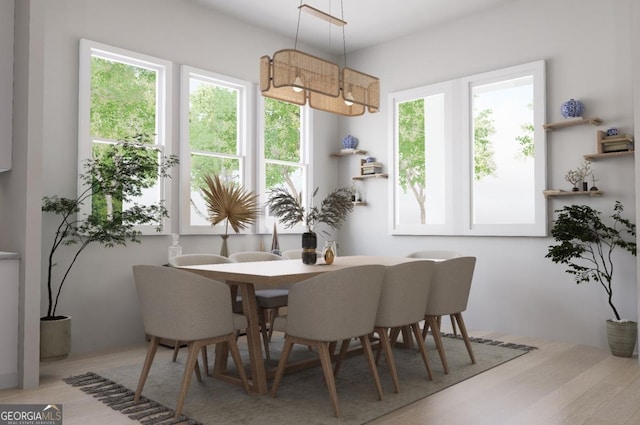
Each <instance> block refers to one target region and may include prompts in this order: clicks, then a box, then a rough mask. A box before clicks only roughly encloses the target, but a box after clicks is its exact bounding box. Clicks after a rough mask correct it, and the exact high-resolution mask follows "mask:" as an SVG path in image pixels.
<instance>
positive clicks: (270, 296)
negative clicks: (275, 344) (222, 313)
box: [229, 251, 289, 359]
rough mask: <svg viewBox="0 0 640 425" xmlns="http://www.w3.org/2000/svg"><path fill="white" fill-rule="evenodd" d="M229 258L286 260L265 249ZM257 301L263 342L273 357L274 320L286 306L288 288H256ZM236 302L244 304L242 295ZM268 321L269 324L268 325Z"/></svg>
mask: <svg viewBox="0 0 640 425" xmlns="http://www.w3.org/2000/svg"><path fill="white" fill-rule="evenodd" d="M229 260H231V261H233V262H236V263H244V262H249V261H278V260H284V258H283V257H281V256H279V255H277V254H273V253H271V252H264V251H244V252H236V253H233V254H231V255H229ZM255 292H256V302H257V303H258V318H259V319H260V331H261V333H262V342H263V344H264V351H265V357H266V358H267V359H271V354H270V353H269V341H270V340H271V334H272V333H273V321H274V320H275V318H276V317H277V316H278V311H279V310H280V307H286V305H287V300H288V298H289V289H288V288H259V287H256V288H255ZM236 303H237V304H238V305H241V304H242V297H241V296H237V297H236ZM267 323H269V326H268V327H267Z"/></svg>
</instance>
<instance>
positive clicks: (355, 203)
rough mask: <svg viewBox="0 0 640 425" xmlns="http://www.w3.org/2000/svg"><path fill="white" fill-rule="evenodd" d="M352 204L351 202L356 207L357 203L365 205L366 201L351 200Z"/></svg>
mask: <svg viewBox="0 0 640 425" xmlns="http://www.w3.org/2000/svg"><path fill="white" fill-rule="evenodd" d="M352 204H353V205H354V206H355V207H357V206H359V205H361V206H365V205H367V203H366V202H365V201H353V202H352Z"/></svg>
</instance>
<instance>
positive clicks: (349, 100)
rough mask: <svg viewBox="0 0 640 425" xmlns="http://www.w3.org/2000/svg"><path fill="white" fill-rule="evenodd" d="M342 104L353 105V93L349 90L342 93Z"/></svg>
mask: <svg viewBox="0 0 640 425" xmlns="http://www.w3.org/2000/svg"><path fill="white" fill-rule="evenodd" d="M344 104H345V105H347V106H351V105H353V95H352V94H351V92H347V94H345V95H344Z"/></svg>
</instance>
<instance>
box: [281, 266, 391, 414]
mask: <svg viewBox="0 0 640 425" xmlns="http://www.w3.org/2000/svg"><path fill="white" fill-rule="evenodd" d="M383 278H384V266H379V265H369V266H357V267H348V268H344V269H339V270H335V271H331V272H326V273H322V274H320V275H318V276H315V277H313V278H310V279H307V280H305V281H303V282H299V283H296V284H294V285H293V286H292V287H291V289H290V290H289V306H288V307H287V315H286V316H281V317H278V318H276V325H275V326H276V328H278V329H284V331H285V340H284V346H283V349H282V355H281V356H280V362H279V364H278V370H277V371H276V376H275V380H274V382H273V386H272V387H271V395H272V396H273V397H275V396H276V392H277V391H278V386H279V385H280V382H281V381H282V376H283V374H284V370H285V368H286V366H287V361H288V359H289V355H290V354H291V350H292V348H293V345H294V344H303V345H309V346H312V347H315V348H316V349H317V351H318V354H319V357H320V363H321V364H322V371H323V373H324V378H325V383H326V384H327V388H328V390H329V396H330V398H331V403H332V405H333V409H334V412H335V415H336V416H338V417H339V416H340V408H339V406H338V395H337V392H336V385H335V380H334V372H333V371H332V370H331V354H330V352H329V345H330V344H331V343H334V342H337V341H349V340H351V339H352V338H359V339H360V342H361V343H362V347H363V349H364V353H365V356H366V358H367V361H368V363H369V370H370V371H371V374H372V375H373V380H374V382H375V385H376V390H377V392H378V397H379V398H380V399H381V400H382V387H381V385H380V379H379V377H378V372H377V369H376V366H375V361H374V359H373V353H372V351H371V342H370V341H369V336H370V334H371V333H372V332H373V328H374V322H375V319H376V314H377V311H378V301H379V299H380V291H381V289H382V280H383Z"/></svg>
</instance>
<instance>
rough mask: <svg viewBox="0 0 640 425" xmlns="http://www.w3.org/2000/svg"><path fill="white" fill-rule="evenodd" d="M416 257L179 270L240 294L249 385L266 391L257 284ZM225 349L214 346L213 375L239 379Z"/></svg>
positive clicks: (346, 258)
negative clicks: (228, 368)
mask: <svg viewBox="0 0 640 425" xmlns="http://www.w3.org/2000/svg"><path fill="white" fill-rule="evenodd" d="M421 260H422V259H419V258H407V257H393V256H368V255H358V256H341V257H336V258H335V259H334V261H333V263H332V264H330V265H328V264H325V263H324V262H323V261H318V263H317V264H312V265H311V264H303V263H302V261H301V260H300V259H295V260H281V261H257V262H243V263H223V264H203V265H193V266H183V267H181V268H182V269H185V270H188V271H191V272H194V273H197V274H200V275H202V276H205V277H207V278H210V279H215V280H219V281H222V282H226V283H227V284H229V285H231V286H234V285H237V286H238V289H239V291H240V294H241V295H242V311H243V314H244V315H245V316H246V317H247V323H248V327H247V348H248V351H249V364H250V375H251V378H250V388H251V391H252V392H254V393H258V394H266V393H267V392H268V391H269V387H268V382H267V381H268V379H269V375H270V374H268V373H267V367H266V365H265V358H264V357H263V353H262V344H261V341H260V323H259V318H258V304H257V301H256V295H255V285H259V286H260V287H262V288H264V287H267V288H268V287H281V286H283V285H286V284H293V283H296V282H300V281H303V280H305V279H309V278H311V277H313V276H316V275H319V274H320V273H326V272H330V271H333V270H339V269H342V268H345V267H353V266H361V265H370V264H379V265H384V266H393V265H396V264H401V263H406V262H409V261H421ZM226 359H227V355H226V350H218V349H216V361H215V365H214V369H213V375H214V376H216V377H218V378H220V379H223V380H225V381H229V382H234V383H236V382H239V379H238V378H237V377H235V376H232V375H230V374H229V373H227V371H226Z"/></svg>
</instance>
